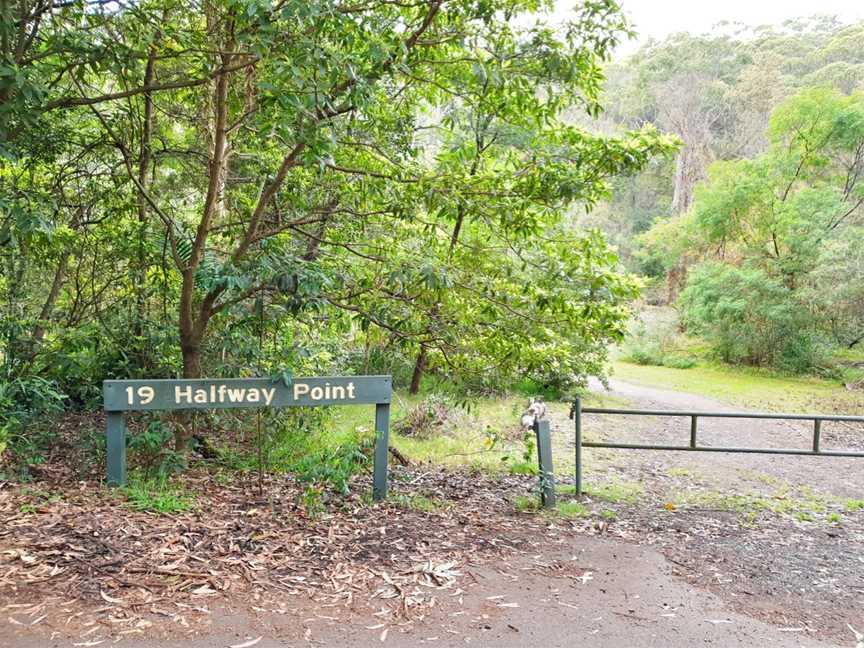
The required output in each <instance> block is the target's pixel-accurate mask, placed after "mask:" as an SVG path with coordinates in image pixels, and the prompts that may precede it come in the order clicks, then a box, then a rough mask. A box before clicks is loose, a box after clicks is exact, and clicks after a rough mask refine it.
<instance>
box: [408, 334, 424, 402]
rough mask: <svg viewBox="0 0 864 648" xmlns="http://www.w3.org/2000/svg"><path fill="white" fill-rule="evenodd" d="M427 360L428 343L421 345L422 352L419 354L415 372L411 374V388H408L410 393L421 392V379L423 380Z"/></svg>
mask: <svg viewBox="0 0 864 648" xmlns="http://www.w3.org/2000/svg"><path fill="white" fill-rule="evenodd" d="M426 361H427V351H426V345H421V346H420V353H418V354H417V361H416V362H415V363H414V373H413V375H412V376H411V388H410V389H409V390H408V393H410V394H418V393H420V381H422V380H423V373H424V372H425V371H426Z"/></svg>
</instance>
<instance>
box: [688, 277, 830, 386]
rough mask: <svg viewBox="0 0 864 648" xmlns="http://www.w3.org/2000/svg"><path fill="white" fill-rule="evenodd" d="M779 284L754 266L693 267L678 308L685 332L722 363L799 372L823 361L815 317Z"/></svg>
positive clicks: (822, 351) (791, 293) (821, 343)
mask: <svg viewBox="0 0 864 648" xmlns="http://www.w3.org/2000/svg"><path fill="white" fill-rule="evenodd" d="M797 297H798V296H797V294H796V293H795V292H794V291H792V290H791V289H789V288H788V287H786V286H785V285H784V284H783V283H782V282H781V281H779V280H777V279H775V278H773V277H770V276H768V274H766V273H765V272H764V271H762V270H759V269H755V268H737V267H734V266H729V265H724V264H719V263H706V264H703V265H701V266H698V267H697V268H695V269H694V270H693V271H692V272H691V273H690V277H689V279H688V282H687V286H686V288H685V289H684V291H683V292H682V293H681V296H680V298H679V305H680V308H681V312H682V316H683V317H682V319H683V322H684V324H685V325H686V327H687V329H688V330H690V331H693V332H694V333H697V334H700V335H702V336H704V337H705V338H706V340H707V341H708V342H709V343H710V344H711V346H712V349H713V351H714V353H715V354H716V355H717V356H718V357H719V358H720V359H722V360H723V361H725V362H730V363H743V364H750V365H756V366H765V367H774V368H777V369H780V370H782V371H787V372H792V373H802V372H805V371H809V370H812V369H814V368H815V367H817V366H819V365H821V364H822V363H824V361H825V358H826V352H827V346H826V345H825V344H824V342H823V341H822V338H821V336H820V335H819V332H818V328H817V321H816V317H815V316H814V315H813V314H812V313H811V312H810V311H809V309H808V308H807V305H806V304H803V303H800V301H799V300H798V298H797Z"/></svg>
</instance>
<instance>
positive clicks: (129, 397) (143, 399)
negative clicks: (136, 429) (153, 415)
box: [126, 386, 156, 405]
mask: <svg viewBox="0 0 864 648" xmlns="http://www.w3.org/2000/svg"><path fill="white" fill-rule="evenodd" d="M136 394H137V395H138V403H137V404H138V405H147V404H148V403H150V402H152V401H153V398H154V397H155V396H156V392H155V391H154V389H153V388H152V387H146V386H142V387H138V389H135V388H134V387H127V388H126V402H127V403H129V405H135V404H136V403H135V395H136Z"/></svg>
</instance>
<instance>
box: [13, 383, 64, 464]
mask: <svg viewBox="0 0 864 648" xmlns="http://www.w3.org/2000/svg"><path fill="white" fill-rule="evenodd" d="M65 398H66V396H65V394H63V393H62V392H60V391H59V390H58V389H57V386H56V385H55V384H54V383H53V382H51V381H49V380H45V379H44V378H38V377H31V378H15V379H13V380H9V381H7V382H2V383H0V453H2V452H3V451H4V450H5V448H6V446H8V447H9V448H10V449H11V450H12V452H13V454H14V455H15V458H16V460H17V462H18V463H19V464H22V465H29V464H39V463H42V462H43V460H44V453H45V452H46V450H47V448H48V446H49V445H50V443H51V440H52V439H53V437H54V433H53V431H52V427H51V426H50V424H49V425H45V424H46V423H50V421H51V420H52V418H53V416H54V415H56V414H58V413H59V412H61V411H62V410H63V402H64V400H65Z"/></svg>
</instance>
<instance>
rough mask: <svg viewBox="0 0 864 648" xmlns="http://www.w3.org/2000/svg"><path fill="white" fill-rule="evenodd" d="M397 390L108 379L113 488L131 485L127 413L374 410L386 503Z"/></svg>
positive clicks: (379, 494) (369, 380) (301, 382)
mask: <svg viewBox="0 0 864 648" xmlns="http://www.w3.org/2000/svg"><path fill="white" fill-rule="evenodd" d="M392 389H393V386H392V379H391V377H390V376H329V377H315V378H295V379H294V380H293V381H292V382H291V384H290V385H286V384H285V383H284V382H282V381H278V382H274V381H272V380H270V379H269V378H229V379H226V380H106V381H105V382H104V383H103V384H102V395H103V398H104V402H105V413H106V415H107V428H108V429H107V435H108V438H107V442H108V443H107V446H108V448H107V449H108V484H109V485H112V486H124V485H125V484H126V421H125V412H130V411H141V410H168V411H172V410H206V409H233V408H250V407H267V408H283V407H317V406H321V405H375V453H374V454H375V466H374V476H373V484H374V486H373V498H374V499H375V501H381V500H383V499H384V498H385V497H386V496H387V460H388V452H389V445H388V444H389V436H390V400H391V395H392Z"/></svg>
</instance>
